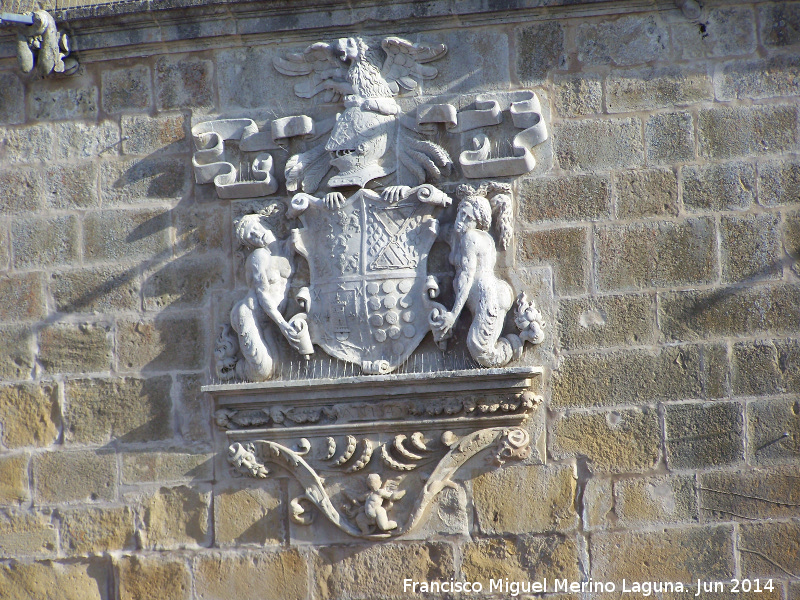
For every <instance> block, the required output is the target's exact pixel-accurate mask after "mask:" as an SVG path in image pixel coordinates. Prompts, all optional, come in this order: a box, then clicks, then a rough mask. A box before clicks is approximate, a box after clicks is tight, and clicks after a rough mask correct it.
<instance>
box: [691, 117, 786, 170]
mask: <svg viewBox="0 0 800 600" xmlns="http://www.w3.org/2000/svg"><path fill="white" fill-rule="evenodd" d="M797 121H798V120H797V108H796V107H795V106H783V105H770V106H740V107H732V106H721V107H714V108H705V109H701V110H700V113H699V116H698V126H697V138H698V142H699V144H700V146H699V153H700V155H701V156H703V157H706V158H713V159H724V158H735V157H749V156H753V155H760V154H777V153H780V152H786V151H791V150H794V149H795V148H796V147H797V142H798V139H797V136H798V134H797Z"/></svg>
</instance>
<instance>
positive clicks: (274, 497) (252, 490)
mask: <svg viewBox="0 0 800 600" xmlns="http://www.w3.org/2000/svg"><path fill="white" fill-rule="evenodd" d="M281 504H282V503H281V488H280V482H279V481H278V480H276V479H272V480H270V481H267V482H263V483H262V482H259V483H258V485H249V486H246V487H236V488H234V487H228V488H225V489H218V490H215V493H214V539H215V541H216V544H217V545H218V546H234V547H236V546H241V545H242V544H256V545H259V546H261V545H264V544H273V545H277V544H280V543H282V542H283V540H284V538H285V535H286V532H285V530H284V525H283V509H282V506H281Z"/></svg>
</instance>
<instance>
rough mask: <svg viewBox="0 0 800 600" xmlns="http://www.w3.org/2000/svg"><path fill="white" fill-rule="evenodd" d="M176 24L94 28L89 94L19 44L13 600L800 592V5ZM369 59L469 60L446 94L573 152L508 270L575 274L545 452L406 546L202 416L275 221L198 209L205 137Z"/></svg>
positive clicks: (568, 285) (454, 494)
mask: <svg viewBox="0 0 800 600" xmlns="http://www.w3.org/2000/svg"><path fill="white" fill-rule="evenodd" d="M165 4H169V7H161V8H159V7H158V6H156V5H157V3H153V5H150V4H149V3H126V4H120V5H114V6H111V7H90V8H85V9H75V10H73V11H72V12H71V13H70V11H64V12H63V13H62V14H61V16H62V17H70V18H71V20H70V21H69V23H70V27H71V29H72V31H73V36H74V39H75V41H76V45H77V48H78V54H77V56H78V57H79V59H80V61H81V65H82V66H81V69H80V71H79V73H78V74H77V75H75V76H72V77H68V78H50V79H46V80H41V81H34V80H29V79H27V78H25V77H23V76H22V74H21V73H20V72H19V70H18V69H17V67H16V62H15V59H14V54H13V51H14V48H13V44H12V41H13V39H12V38H11V37H10V36H8V35H6V33H2V35H3V37H0V124H2V128H0V340H2V343H1V344H0V381H2V383H1V384H0V423H1V424H2V426H1V427H0V445H1V448H2V449H1V450H0V505H2V508H0V596H2V597H3V598H8V599H15V600H16V599H23V598H25V599H28V598H35V599H37V600H39V599H70V600H72V599H74V600H89V599H92V600H93V599H103V600H117V599H119V600H128V599H136V600H144V599H150V598H153V599H159V600H190V599H191V600H195V599H196V600H199V599H212V598H214V599H216V598H219V599H223V598H224V599H236V600H243V599H245V598H259V599H266V598H268V599H272V598H275V599H284V598H286V599H289V598H293V599H294V598H297V599H313V600H322V599H328V598H341V599H351V598H363V599H365V600H366V599H370V598H381V599H387V598H395V597H398V598H399V597H414V595H413V594H404V593H403V589H402V580H403V579H404V578H412V579H415V580H417V581H430V580H435V579H441V580H449V579H450V578H453V577H455V578H456V579H462V580H466V581H483V582H487V581H488V580H489V579H491V578H497V577H508V578H509V579H510V580H512V581H513V580H516V581H523V580H530V579H541V578H542V577H547V578H548V579H549V580H550V581H551V582H552V580H553V579H554V578H567V579H569V580H571V581H581V580H586V579H588V578H591V579H593V580H595V581H615V582H618V583H619V582H621V580H622V578H626V579H627V580H628V581H629V582H630V581H631V580H639V581H651V580H658V581H683V582H685V583H687V584H688V583H690V582H694V581H695V580H696V579H697V578H702V579H705V580H719V581H726V582H728V581H729V580H730V579H731V578H739V579H741V578H751V579H753V578H760V579H761V581H762V585H763V583H764V580H765V579H769V578H771V579H772V581H773V582H774V589H773V590H772V591H766V592H764V593H761V594H750V595H749V596H748V597H754V598H761V599H764V600H766V599H776V600H777V599H784V600H790V599H797V598H800V583H798V577H800V510H799V509H798V507H800V485H798V481H800V339H799V338H798V329H800V285H798V276H800V271H798V263H797V260H798V254H799V253H800V213H799V212H798V201H799V200H800V159H798V154H797V153H798V150H800V130H798V110H799V109H800V105H799V103H798V93H799V92H800V84H799V83H798V82H799V81H800V2H794V3H793V2H787V3H783V2H780V3H779V2H751V3H734V2H718V1H717V2H714V1H709V2H707V3H705V4H706V5H705V7H704V12H703V15H702V17H701V20H700V21H699V22H693V21H690V20H688V19H687V18H686V17H685V16H684V15H683V14H682V13H681V12H680V10H678V9H677V8H676V7H675V5H674V4H673V3H671V2H666V1H665V2H642V3H638V2H617V3H614V2H586V3H570V2H565V3H564V4H567V5H568V6H561V5H560V4H562V3H560V2H543V3H539V4H543V5H546V6H543V7H541V8H529V9H526V8H525V7H523V6H521V4H523V3H517V2H508V3H496V4H497V5H498V6H491V5H492V4H495V3H491V2H488V3H480V2H472V1H468V2H460V3H455V4H454V3H448V2H417V3H398V4H395V5H392V6H393V8H375V7H373V6H372V5H371V4H370V3H367V2H360V1H359V2H350V3H347V4H346V5H344V4H343V3H329V4H325V5H324V6H323V7H322V9H320V7H319V5H320V4H321V3H313V2H298V3H295V4H294V5H292V4H291V3H281V2H264V3H256V2H240V3H235V2H231V3H229V4H224V5H222V4H220V5H215V4H210V3H206V4H207V5H204V3H196V2H195V3H188V2H187V3H185V5H184V4H181V3H180V2H175V3H165ZM315 4H316V7H315ZM500 4H502V5H503V6H502V7H500V6H499V5H500ZM332 24H335V26H334V25H332ZM350 33H369V34H371V35H387V34H394V35H402V36H405V37H408V38H409V39H414V40H419V41H426V42H440V41H441V42H444V43H446V44H447V45H448V46H449V49H450V50H449V53H448V55H447V57H446V58H444V59H443V60H442V61H441V62H440V63H439V65H438V66H439V68H440V71H441V73H442V76H440V77H439V78H438V79H437V80H435V82H434V85H433V86H432V87H431V88H428V89H426V92H427V93H436V94H447V93H454V94H455V93H459V94H467V95H469V94H475V93H479V92H485V91H506V90H514V89H521V88H528V89H533V90H536V91H537V93H538V94H539V96H540V98H541V99H542V101H543V104H544V106H545V112H546V113H547V114H548V119H549V120H548V125H549V127H550V131H551V133H552V140H553V141H552V148H553V159H552V161H551V162H552V164H544V165H542V166H541V167H540V168H539V169H538V170H537V172H536V173H535V174H534V175H533V176H530V177H527V178H524V179H523V180H521V181H520V182H519V184H518V198H519V203H518V206H517V207H516V211H517V212H516V215H517V231H516V237H515V245H514V247H513V249H512V250H510V251H509V252H507V253H506V256H505V258H504V260H505V264H506V265H508V268H507V270H506V276H507V277H509V278H517V280H519V281H525V280H526V277H531V274H538V275H541V274H542V273H544V274H549V273H550V272H551V271H552V279H550V280H549V281H551V282H552V295H553V302H552V306H549V305H548V306H547V307H546V311H545V312H547V317H548V319H549V321H550V323H551V328H550V329H549V332H550V335H551V336H552V339H553V349H552V353H549V354H542V355H540V356H539V360H544V361H545V362H546V365H545V366H546V367H548V368H547V372H546V380H545V390H544V391H545V405H544V406H543V407H541V408H540V409H539V413H538V416H537V417H536V420H537V425H536V427H538V428H539V429H541V431H540V433H541V435H540V437H539V440H538V444H537V445H538V448H537V450H538V452H536V453H534V454H535V455H536V456H535V457H534V459H532V460H530V461H528V462H527V463H525V464H521V465H517V466H508V467H505V468H502V469H499V470H496V471H490V472H487V473H484V474H481V475H479V476H477V477H474V478H464V479H462V480H460V481H459V485H458V489H456V490H452V491H449V492H448V493H447V494H446V495H445V496H444V498H443V500H442V501H441V502H440V503H439V504H437V505H436V506H435V507H434V510H433V514H432V516H431V520H430V522H429V525H428V526H427V528H426V530H425V531H426V534H425V535H424V536H418V537H417V538H416V539H414V540H411V541H397V542H392V543H352V544H339V543H337V544H331V543H326V541H325V539H324V537H323V538H320V539H319V540H317V543H313V541H311V538H310V537H309V534H308V533H306V534H302V535H299V536H298V535H297V532H296V529H297V527H296V526H294V525H292V526H291V527H290V525H289V522H288V507H287V501H288V493H289V492H288V489H287V483H286V481H285V480H282V479H278V480H269V481H268V482H267V483H261V484H246V483H242V481H241V480H234V479H232V478H231V477H230V475H229V473H228V470H227V468H226V467H225V464H224V461H223V460H221V459H220V458H219V457H215V453H214V450H213V436H214V435H217V436H219V435H220V433H219V432H217V433H215V432H213V430H212V424H213V423H212V415H211V410H210V405H209V400H208V399H207V398H206V397H205V396H204V395H203V394H202V393H200V391H199V388H200V385H202V384H203V383H207V382H209V380H210V374H211V373H212V372H213V369H212V359H213V357H212V352H211V351H212V348H213V339H214V337H215V335H216V330H215V327H216V324H217V323H218V322H219V320H220V318H221V315H223V314H224V312H225V310H226V309H227V307H229V306H230V300H231V298H232V297H233V296H235V293H234V292H233V291H234V290H236V289H237V288H239V287H241V286H242V285H243V283H242V279H241V272H240V271H239V270H238V268H235V267H234V265H235V264H236V263H235V256H234V248H233V241H232V239H231V237H232V236H231V222H232V217H233V216H235V215H237V214H241V211H242V210H243V208H242V206H241V204H242V203H241V202H233V203H232V202H231V201H221V200H219V199H218V198H217V197H216V195H215V193H214V190H213V189H209V187H211V186H199V185H196V184H194V181H193V176H192V168H191V152H192V147H191V137H190V134H189V130H190V127H191V125H193V124H194V123H197V122H200V121H204V120H209V119H212V118H216V117H220V116H223V117H250V118H254V119H256V120H257V121H258V122H259V123H261V124H263V123H264V122H265V121H266V120H268V119H271V118H274V117H275V116H284V115H291V114H299V113H302V112H304V111H305V110H307V104H304V102H303V101H301V100H300V99H298V98H296V97H295V96H294V95H293V94H292V92H291V83H287V82H286V80H284V79H279V78H278V77H277V76H276V74H275V73H274V71H273V70H272V67H271V62H272V58H273V57H274V56H279V55H282V54H284V53H285V52H287V51H297V50H300V49H302V48H303V47H305V45H307V44H308V43H310V42H313V41H317V40H321V39H325V40H328V39H334V38H336V37H340V36H341V35H345V34H350ZM279 194H283V195H284V196H285V190H283V191H281V192H279ZM548 276H549V275H548ZM548 286H549V284H548ZM303 540H305V541H303ZM551 585H552V584H551ZM487 587H488V586H487ZM618 589H619V586H618ZM726 590H727V591H726V593H725V594H723V595H721V596H718V597H736V595H734V594H731V592H730V585H729V584H727V585H726ZM551 591H552V588H551ZM690 594H691V595H693V594H694V591H690V592H687V593H685V594H683V595H685V596H687V597H688V596H689V595H690ZM601 596H602V594H588V593H587V594H584V595H580V594H573V595H572V596H570V597H575V598H578V597H581V598H590V597H591V598H594V597H597V598H600V597H601ZM678 596H681V594H673V595H670V594H663V595H662V596H661V597H662V598H664V599H667V598H676V597H678ZM745 596H747V595H745ZM464 597H467V596H466V595H465V596H464ZM498 597H506V595H502V594H501V595H500V596H498Z"/></svg>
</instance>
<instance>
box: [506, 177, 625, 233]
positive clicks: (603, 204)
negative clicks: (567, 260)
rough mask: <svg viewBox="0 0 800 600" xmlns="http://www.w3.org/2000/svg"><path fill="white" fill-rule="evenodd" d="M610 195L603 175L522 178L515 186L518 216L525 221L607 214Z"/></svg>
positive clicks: (584, 219) (598, 217)
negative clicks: (516, 186) (516, 187)
mask: <svg viewBox="0 0 800 600" xmlns="http://www.w3.org/2000/svg"><path fill="white" fill-rule="evenodd" d="M610 196H611V184H610V182H609V179H608V177H606V176H597V175H572V176H566V177H546V178H541V177H540V178H537V179H523V180H521V181H520V182H519V188H518V206H519V218H520V219H522V220H523V221H527V222H528V223H537V222H540V221H562V220H563V221H592V220H597V219H602V218H608V217H609V216H610V214H611V208H610Z"/></svg>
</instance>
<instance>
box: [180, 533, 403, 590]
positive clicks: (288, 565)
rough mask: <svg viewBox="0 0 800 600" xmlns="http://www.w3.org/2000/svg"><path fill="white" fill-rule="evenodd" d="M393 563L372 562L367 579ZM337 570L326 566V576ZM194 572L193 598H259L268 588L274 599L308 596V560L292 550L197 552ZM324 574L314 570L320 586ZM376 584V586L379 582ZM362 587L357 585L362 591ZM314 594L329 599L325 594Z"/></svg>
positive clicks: (371, 578)
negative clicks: (247, 552) (252, 552)
mask: <svg viewBox="0 0 800 600" xmlns="http://www.w3.org/2000/svg"><path fill="white" fill-rule="evenodd" d="M376 547H379V546H376ZM349 554H352V552H351V553H349ZM329 564H330V563H329ZM393 566H394V565H391V563H378V564H374V565H373V568H372V569H370V570H369V571H368V573H369V576H370V581H371V582H375V581H376V578H375V574H376V573H384V574H387V573H390V572H392V569H393ZM338 569H346V566H345V565H341V564H338V565H337V564H333V565H331V566H329V567H328V569H327V570H328V576H329V577H330V576H332V573H331V572H332V571H334V572H335V571H337V570H338ZM194 572H195V597H196V598H198V600H216V599H217V598H227V597H234V598H242V599H244V598H253V599H256V598H263V597H264V592H265V590H269V592H270V598H274V600H305V599H306V598H307V597H308V591H309V590H308V588H309V576H308V574H309V568H308V563H307V562H306V559H305V557H304V556H303V555H301V554H300V553H299V552H298V551H297V550H294V549H292V550H283V551H280V552H260V553H257V554H255V553H254V554H241V553H230V554H228V553H207V554H201V555H199V556H198V557H197V558H196V559H195V561H194ZM325 576H326V573H322V572H320V573H318V575H317V577H318V579H317V585H319V586H323V585H324V584H323V582H322V581H320V579H322V578H324V577H325ZM388 578H389V577H385V578H381V579H383V580H385V579H388ZM371 587H374V586H371ZM377 587H378V588H379V589H380V588H381V586H380V584H379V585H378V586H377ZM364 589H365V588H364V587H361V588H360V590H361V591H362V592H363V590H364ZM318 597H319V598H330V596H327V595H321V596H318ZM380 597H382V598H383V597H385V596H380Z"/></svg>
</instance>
